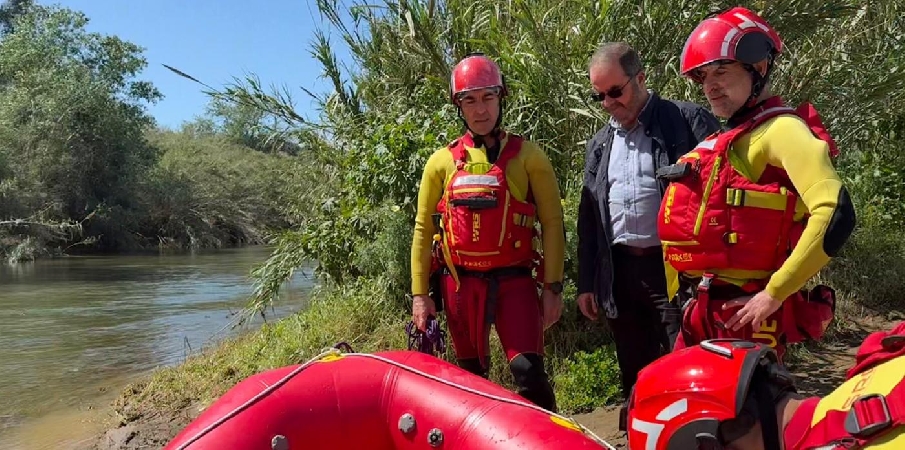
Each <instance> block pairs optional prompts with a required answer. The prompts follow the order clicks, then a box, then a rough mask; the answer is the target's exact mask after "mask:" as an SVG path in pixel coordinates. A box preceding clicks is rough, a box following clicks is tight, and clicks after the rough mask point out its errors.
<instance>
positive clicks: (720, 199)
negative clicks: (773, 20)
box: [658, 7, 855, 360]
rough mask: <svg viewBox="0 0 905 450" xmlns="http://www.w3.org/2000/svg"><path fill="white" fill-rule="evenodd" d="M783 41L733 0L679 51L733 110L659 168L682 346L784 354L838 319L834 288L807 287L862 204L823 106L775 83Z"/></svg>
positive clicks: (689, 71)
mask: <svg viewBox="0 0 905 450" xmlns="http://www.w3.org/2000/svg"><path fill="white" fill-rule="evenodd" d="M782 50H783V43H782V41H781V40H780V38H779V35H778V34H777V33H776V31H775V30H773V28H771V27H770V25H769V24H767V23H766V22H765V21H764V20H763V19H762V18H761V17H759V16H757V15H756V14H755V13H753V12H752V11H750V10H747V9H745V8H741V7H735V8H732V9H729V10H727V11H725V12H722V13H718V14H716V15H714V16H712V17H709V18H707V19H705V20H704V21H702V22H701V23H700V24H698V26H697V27H696V28H695V30H694V31H693V32H692V33H691V35H690V36H689V37H688V40H687V41H686V43H685V48H684V49H683V51H682V57H681V71H682V74H683V75H684V76H686V77H688V78H691V79H692V80H694V81H695V82H698V83H700V84H701V85H702V87H703V90H704V94H705V95H706V97H707V100H708V102H709V103H710V106H711V108H712V109H713V112H714V114H715V115H717V116H719V117H722V118H726V119H728V120H727V127H726V129H725V130H723V131H720V132H717V133H715V134H714V135H712V136H710V137H709V138H708V139H706V140H704V141H702V142H700V143H699V144H698V146H697V147H696V148H695V149H694V150H692V151H691V152H689V153H687V154H686V155H684V156H683V157H681V158H679V160H678V162H677V163H676V164H674V165H672V166H670V167H667V168H664V169H662V170H661V171H659V172H658V176H660V177H662V178H665V179H668V180H670V185H669V187H668V188H667V191H666V194H665V195H664V198H663V202H662V203H661V206H660V212H659V218H658V224H659V225H658V235H659V238H660V240H661V242H662V244H663V248H664V258H665V259H666V263H667V272H668V274H669V272H670V271H675V272H678V273H679V275H678V277H674V278H673V279H674V280H676V281H678V283H672V284H671V286H672V287H673V289H674V290H676V286H677V285H681V286H682V287H683V288H682V289H679V290H680V295H679V298H680V299H681V300H685V299H688V300H687V303H685V304H684V308H685V309H684V313H683V324H682V331H681V333H680V334H679V337H678V339H677V341H676V344H675V349H676V350H678V349H682V348H684V347H685V346H688V345H694V344H696V343H698V342H701V341H703V340H705V339H711V338H721V337H733V338H741V339H746V340H752V341H756V342H761V343H764V344H766V345H768V346H770V347H772V348H774V349H775V350H776V352H777V354H778V356H779V358H780V360H781V359H782V356H783V353H784V352H785V347H786V344H789V343H793V342H798V341H801V340H804V339H806V338H811V339H815V340H817V339H820V338H821V337H822V335H823V333H824V330H826V327H827V326H828V325H829V322H830V321H831V320H832V318H833V314H834V311H835V293H834V291H833V290H832V289H830V288H829V287H827V286H823V285H819V286H816V287H815V288H813V289H810V290H808V289H805V288H804V286H805V284H806V283H807V281H808V280H809V279H810V278H811V277H813V276H814V275H816V274H817V272H818V271H819V270H820V269H821V268H823V267H824V266H825V265H826V264H827V263H828V262H829V260H830V258H831V257H833V256H835V255H836V254H837V253H838V252H839V250H840V249H841V248H842V246H843V244H844V243H845V242H846V240H847V239H848V237H849V235H850V234H851V232H852V229H853V228H854V225H855V211H854V208H853V206H852V202H851V199H850V197H849V194H848V191H847V190H846V189H845V186H843V184H842V181H841V180H840V178H839V176H838V174H837V173H836V171H835V169H834V168H833V164H832V161H831V157H832V156H835V155H836V154H837V149H836V146H835V143H834V141H833V139H832V138H831V137H830V135H829V133H827V131H826V129H825V128H824V127H823V124H822V123H821V121H820V118H819V116H818V114H817V111H816V110H815V109H814V108H813V107H812V106H811V105H810V104H809V103H804V104H802V105H801V106H799V107H798V109H796V110H793V109H792V108H789V107H787V106H785V105H784V103H783V100H782V99H781V98H780V97H779V96H778V95H774V94H772V93H771V92H770V84H769V77H770V73H771V71H772V69H773V66H774V60H775V58H776V56H777V55H779V54H780V53H781V52H782ZM668 278H669V277H668ZM670 294H672V293H670ZM749 325H750V326H749Z"/></svg>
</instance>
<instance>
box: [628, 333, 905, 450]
mask: <svg viewBox="0 0 905 450" xmlns="http://www.w3.org/2000/svg"><path fill="white" fill-rule="evenodd" d="M845 378H846V381H845V382H844V383H842V385H840V386H839V387H838V388H836V390H834V391H833V392H831V393H830V394H829V395H826V396H824V397H807V398H806V397H804V396H802V395H800V394H798V393H797V390H796V388H795V382H794V378H793V376H792V374H791V373H789V372H788V371H787V370H786V369H785V368H784V367H783V366H782V365H781V364H780V363H779V359H778V357H777V356H776V353H775V352H774V351H773V350H772V349H770V348H769V347H767V346H765V345H763V344H755V343H752V342H749V341H741V340H716V341H705V342H703V343H701V344H700V345H695V346H691V347H687V348H685V349H683V350H679V351H676V352H673V353H670V354H668V355H666V356H663V357H661V358H660V359H658V360H657V361H654V362H653V363H652V364H651V365H649V366H647V367H646V368H644V369H643V370H642V371H641V373H639V374H638V383H637V384H635V388H634V391H633V392H632V395H631V397H630V398H629V402H628V418H627V422H628V448H629V449H630V450H842V449H866V450H867V449H869V450H900V449H903V448H905V322H900V323H899V324H898V325H897V326H895V327H894V328H893V329H892V330H889V331H878V332H875V333H872V334H871V335H869V336H868V337H867V338H866V339H865V340H864V342H862V343H861V346H860V347H859V348H858V352H857V355H856V356H855V365H854V367H852V368H851V369H849V370H848V372H847V373H846V377H845Z"/></svg>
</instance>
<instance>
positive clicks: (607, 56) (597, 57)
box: [588, 42, 644, 77]
mask: <svg viewBox="0 0 905 450" xmlns="http://www.w3.org/2000/svg"><path fill="white" fill-rule="evenodd" d="M614 60H615V61H619V66H620V67H621V68H622V71H623V72H625V74H626V75H628V76H630V77H631V76H635V75H637V74H638V73H640V72H641V71H642V70H643V69H644V68H643V66H642V64H641V57H640V56H638V52H637V51H635V49H634V48H632V46H631V45H628V44H627V43H625V42H604V43H603V44H600V46H599V47H597V50H596V51H594V54H593V55H592V56H591V62H590V63H589V64H588V69H589V70H590V68H591V67H594V66H596V65H597V64H601V63H603V62H611V61H614Z"/></svg>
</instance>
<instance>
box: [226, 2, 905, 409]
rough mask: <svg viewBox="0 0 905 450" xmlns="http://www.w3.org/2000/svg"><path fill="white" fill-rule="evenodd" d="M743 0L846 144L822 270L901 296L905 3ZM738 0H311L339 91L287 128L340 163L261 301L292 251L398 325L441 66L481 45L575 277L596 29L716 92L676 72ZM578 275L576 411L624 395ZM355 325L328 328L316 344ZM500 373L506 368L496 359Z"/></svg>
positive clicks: (789, 84) (240, 92) (568, 362)
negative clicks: (552, 179) (834, 225)
mask: <svg viewBox="0 0 905 450" xmlns="http://www.w3.org/2000/svg"><path fill="white" fill-rule="evenodd" d="M740 3H741V4H742V5H744V6H748V7H750V8H753V9H755V10H757V11H759V12H761V13H762V15H763V16H765V17H766V18H767V20H768V21H770V22H771V23H772V24H773V25H774V26H775V27H776V28H777V29H778V30H779V32H780V34H781V35H782V36H783V38H784V41H785V44H786V46H787V47H786V49H785V52H784V53H783V55H782V56H781V58H780V60H779V67H778V70H777V71H776V72H775V75H774V80H775V82H774V90H775V91H776V92H778V93H780V94H782V95H783V96H784V97H785V98H786V99H787V100H788V101H789V103H790V104H792V105H797V104H798V103H799V102H801V101H810V102H812V103H813V104H814V105H815V106H816V107H817V109H818V111H820V113H821V115H822V117H823V120H824V122H825V124H826V125H827V126H828V128H829V129H830V131H831V133H832V134H833V135H834V137H835V139H836V140H837V143H838V145H839V147H840V149H841V151H842V155H841V157H840V158H839V159H838V162H837V165H838V169H839V171H840V173H841V175H842V176H843V177H844V180H845V182H846V184H847V185H848V186H849V189H850V190H851V192H852V195H853V197H854V201H855V202H856V208H857V210H858V214H859V226H858V228H857V230H856V233H855V235H854V236H853V237H852V239H851V240H850V242H849V244H848V245H847V246H846V248H845V250H844V253H843V254H842V255H841V257H839V258H837V259H836V260H835V261H834V262H833V263H832V264H831V265H830V266H829V267H828V268H827V269H826V270H824V271H823V272H822V273H821V274H820V277H819V278H821V279H825V280H824V281H826V282H828V283H829V284H830V285H832V286H833V287H835V288H836V289H837V290H838V293H839V294H840V296H841V297H842V299H843V300H851V299H854V301H856V302H857V304H858V305H859V306H868V307H871V308H874V309H878V310H895V309H897V308H901V306H902V300H901V294H900V292H901V289H902V287H903V286H902V282H901V280H902V279H903V276H905V263H903V260H902V255H903V254H905V237H903V235H902V233H900V232H898V231H896V230H900V229H901V227H902V226H903V224H905V215H903V212H905V210H903V200H905V198H903V195H905V183H903V179H902V174H903V173H905V156H903V153H902V152H901V151H900V148H899V147H900V145H898V139H899V138H900V137H901V136H902V134H903V133H905V112H903V110H902V109H901V108H900V107H898V106H899V105H901V104H902V102H903V101H905V89H903V88H905V57H903V49H905V47H903V46H905V19H903V15H902V12H903V11H905V2H903V1H901V0H893V1H888V2H855V1H844V0H831V1H828V2H808V1H803V0H776V1H771V2H758V1H747V2H740ZM734 4H736V3H735V2H726V1H718V2H713V1H710V2H703V3H702V2H688V1H679V2H640V3H639V2H626V1H605V2H590V3H589V2H583V1H578V0H574V1H572V0H558V1H548V0H538V1H530V2H529V1H511V2H504V3H494V2H485V3H472V2H465V1H459V0H447V1H441V2H437V1H423V2H417V1H405V0H403V1H389V0H387V1H383V2H378V4H377V5H375V4H374V3H373V2H363V1H356V2H353V3H352V4H351V5H347V4H344V5H343V6H342V7H340V6H338V5H337V4H336V3H335V2H331V1H328V0H319V2H318V5H319V8H320V11H321V13H322V14H323V15H324V16H325V17H326V18H327V19H328V20H329V22H330V24H331V25H332V28H333V29H334V30H338V32H339V35H340V37H341V40H340V42H339V43H332V42H331V41H330V40H328V39H327V38H326V37H325V35H319V36H318V39H316V40H315V41H314V43H313V46H312V54H313V55H315V56H316V57H317V58H318V59H319V60H320V62H321V63H322V67H323V70H324V75H325V76H326V77H327V78H328V79H330V80H333V82H334V84H335V86H334V88H335V89H334V91H333V92H332V93H331V94H329V95H327V96H324V97H323V98H322V99H321V105H322V115H321V117H320V119H321V120H320V121H319V122H318V123H317V125H316V126H312V125H310V124H306V123H301V122H297V121H294V120H292V118H291V117H289V116H286V115H285V114H283V115H282V117H284V118H285V119H286V125H287V129H288V130H289V132H290V133H292V134H293V135H295V136H299V137H301V138H302V139H304V140H305V142H309V143H311V145H310V149H311V151H312V153H314V154H315V155H316V156H317V157H318V158H320V160H321V161H322V162H323V165H324V167H325V168H326V169H325V170H326V171H327V172H329V173H331V174H333V176H332V177H329V178H328V179H329V180H330V182H331V183H332V186H333V188H332V189H329V190H328V192H332V193H334V194H331V195H330V196H328V197H326V198H324V199H323V201H322V206H321V207H320V208H318V209H316V210H315V211H317V214H316V215H318V216H317V217H315V216H309V217H306V220H305V221H304V222H303V223H302V224H301V226H298V227H293V228H292V229H290V230H288V231H286V232H284V233H282V234H281V235H280V236H279V238H278V240H277V243H278V245H279V246H278V249H277V250H276V252H275V254H274V255H273V257H272V258H271V260H270V261H268V263H267V264H266V265H264V266H263V267H262V268H261V269H260V270H259V271H258V273H257V275H258V279H259V284H258V295H257V296H256V297H255V299H254V300H255V302H256V305H257V306H258V307H261V306H263V305H266V304H267V303H268V302H270V301H271V300H272V295H273V294H274V293H275V292H276V289H275V286H278V285H279V282H280V281H282V280H283V279H285V277H286V276H287V275H288V274H289V273H291V268H292V267H295V266H296V265H297V264H298V263H299V261H302V260H315V261H318V262H319V264H320V266H319V270H320V274H321V275H322V276H323V279H324V280H325V282H326V283H327V284H326V286H327V293H326V294H325V295H322V296H321V297H320V298H322V299H323V300H324V301H325V302H331V303H334V304H335V303H339V304H348V307H349V308H350V309H352V308H358V307H360V306H361V305H362V304H366V303H374V302H376V303H381V304H382V303H385V302H390V303H392V304H393V306H392V307H389V308H386V311H387V313H388V314H392V316H391V317H394V318H395V319H394V322H393V323H397V324H400V327H401V323H402V321H403V320H404V317H405V311H406V309H407V305H408V303H407V300H406V295H405V294H406V291H407V289H408V283H409V281H408V255H409V254H408V248H409V245H410V236H411V224H412V221H413V214H414V204H413V203H414V200H415V195H416V192H417V191H416V187H417V182H418V180H419V177H420V168H421V166H422V165H423V164H424V162H425V161H426V158H427V157H428V155H429V154H430V153H431V152H432V151H434V150H435V149H437V148H439V147H440V146H442V145H444V144H445V143H446V142H448V141H449V140H451V139H452V138H454V137H455V136H457V135H458V133H460V132H461V131H462V127H461V123H460V122H459V121H458V119H457V117H456V112H455V110H454V108H453V107H452V105H450V104H449V102H448V100H447V99H448V96H447V92H448V84H447V83H448V81H447V80H448V79H449V76H448V75H449V71H450V69H451V67H452V65H453V64H454V62H455V61H457V60H458V59H460V58H461V57H462V56H464V55H465V54H466V53H468V52H471V51H483V52H485V53H488V54H490V55H492V56H493V57H495V58H496V59H497V60H498V61H499V62H500V64H501V66H502V68H503V70H504V72H505V74H506V79H507V82H508V83H509V86H510V88H511V92H512V97H511V98H510V99H509V100H508V101H507V102H506V105H505V108H506V110H505V116H504V117H505V121H506V123H507V124H508V126H509V127H510V128H511V129H512V130H513V131H515V132H518V133H523V134H525V135H527V136H529V137H530V138H532V139H534V140H536V141H538V142H540V143H541V144H542V145H543V147H544V148H545V149H546V151H547V152H548V154H549V155H550V157H551V158H552V160H553V163H554V166H555V168H556V170H557V173H558V175H559V180H560V183H561V188H562V191H563V192H564V196H565V198H564V204H565V205H566V217H567V219H566V223H567V231H568V240H569V246H568V253H567V258H568V260H567V266H566V268H567V278H568V281H569V282H572V281H573V280H575V270H576V267H575V261H574V258H575V255H576V253H575V234H574V223H575V209H576V206H577V197H578V187H579V183H580V179H581V171H582V168H583V162H584V142H585V140H586V139H588V138H589V137H590V136H591V135H592V134H593V133H594V132H595V131H596V130H597V129H598V128H599V127H600V126H601V125H602V123H603V120H605V113H604V112H603V111H602V110H601V109H600V108H599V105H597V104H593V103H591V102H590V101H588V100H587V94H588V93H589V89H590V87H589V85H588V82H587V75H586V73H587V72H586V70H587V63H588V58H589V55H590V54H591V53H592V52H593V50H594V48H595V47H596V46H597V45H598V44H599V43H600V42H601V41H611V40H625V41H628V42H630V43H632V44H633V45H634V46H635V47H636V48H637V49H638V50H639V51H640V53H641V55H642V57H643V59H644V61H645V64H646V67H647V74H648V80H649V81H648V85H649V86H650V87H652V88H654V89H656V90H657V91H658V92H659V93H660V94H661V95H664V96H667V97H671V98H678V99H689V100H693V101H697V102H699V103H703V104H706V102H705V99H704V98H703V96H702V93H701V90H700V88H699V87H698V86H696V85H694V84H692V83H690V82H688V81H686V80H684V79H682V78H681V77H679V76H678V74H677V66H678V62H677V61H678V57H679V54H680V52H681V48H682V45H683V43H684V39H685V36H687V35H688V33H690V31H691V30H692V28H693V27H694V26H695V24H696V23H697V22H698V21H699V20H700V19H702V18H703V17H704V16H706V15H707V14H709V13H710V12H713V11H715V10H718V9H723V8H726V7H729V6H733V5H734ZM336 45H341V46H344V47H346V48H348V49H349V50H350V52H351V57H352V60H353V61H354V67H353V68H351V69H345V70H344V69H342V68H341V67H340V65H339V64H338V63H337V59H336V57H335V53H336V51H335V50H334V47H333V46H336ZM347 80H348V81H347ZM229 94H230V95H231V97H232V98H235V99H239V100H244V101H249V102H251V101H254V102H257V104H260V105H261V107H262V108H263V109H265V110H269V111H273V112H274V113H277V114H280V111H285V105H284V104H283V103H282V102H280V101H278V100H277V99H275V98H273V97H269V96H268V95H267V93H265V92H262V91H261V90H260V89H259V88H257V87H256V86H254V85H250V84H246V85H237V86H234V87H233V88H232V89H231V90H230V92H229ZM312 136H329V139H320V140H317V139H314V138H312ZM569 224H572V225H569ZM571 289H574V286H573V285H571V283H569V290H567V291H566V298H567V302H569V303H567V309H566V314H565V316H564V318H563V321H562V322H561V323H560V324H559V325H558V326H556V327H554V328H552V329H551V330H550V331H549V332H548V334H547V337H548V342H549V343H550V344H549V351H550V354H551V355H552V358H551V363H552V366H553V371H554V372H555V373H556V374H557V377H556V378H557V381H558V385H557V391H558V392H559V394H560V398H561V400H562V401H563V405H564V407H565V408H566V409H567V410H568V409H580V408H583V407H587V406H590V405H593V404H599V403H600V402H602V401H606V400H609V399H612V398H613V395H616V394H618V392H613V391H612V390H607V389H608V386H609V385H611V384H612V383H611V382H612V381H613V380H614V378H613V375H614V374H615V371H614V370H613V367H612V361H611V360H610V359H609V358H610V357H611V352H610V351H609V349H608V348H606V347H604V348H602V349H601V347H600V345H601V344H602V343H603V342H605V341H606V337H605V336H606V334H605V333H602V332H601V330H599V329H596V326H595V325H590V324H587V323H586V322H584V321H582V320H579V319H578V314H577V312H576V308H575V306H574V303H571V301H572V298H571V293H572V292H574V291H572V290H571ZM845 303H846V304H847V305H848V306H851V305H853V304H854V303H853V302H851V301H848V302H845ZM325 307H327V306H325ZM329 307H330V308H336V306H335V305H332V306H329ZM845 309H846V308H842V310H843V311H844V310H845ZM840 314H845V313H844V312H840ZM843 317H844V316H843ZM844 322H845V321H844V319H843V320H841V321H840V323H843V324H844ZM378 323H379V322H378V321H375V322H374V324H375V325H374V328H368V329H367V331H363V332H362V334H361V335H360V336H362V338H361V339H359V342H361V345H364V346H365V347H366V348H367V349H374V348H380V347H379V346H374V345H371V344H372V342H369V341H368V339H370V338H371V337H372V336H374V335H375V333H376V332H377V331H378V330H379V328H378V325H377V324H378ZM356 336H358V335H356ZM352 337H355V336H341V335H329V336H324V340H323V341H321V342H322V344H325V345H326V344H329V343H330V342H331V340H344V339H349V338H352ZM591 352H596V353H594V354H591ZM499 366H501V364H498V367H499ZM495 379H497V380H500V381H504V382H505V381H506V380H508V377H507V376H506V375H505V374H504V371H502V370H499V371H498V372H496V374H495Z"/></svg>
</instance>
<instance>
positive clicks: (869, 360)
mask: <svg viewBox="0 0 905 450" xmlns="http://www.w3.org/2000/svg"><path fill="white" fill-rule="evenodd" d="M903 432H905V322H901V323H899V324H898V325H897V326H896V327H895V328H893V329H892V330H890V331H880V332H876V333H873V334H871V335H870V336H868V337H867V339H865V340H864V342H863V343H862V344H861V347H860V348H859V349H858V354H857V356H856V364H855V367H853V368H852V369H851V370H849V371H848V373H847V374H846V382H845V383H843V384H842V385H841V386H839V388H837V389H836V390H835V391H833V392H832V393H831V394H830V395H827V396H826V397H823V398H813V399H809V400H806V401H805V403H804V404H802V405H801V406H800V407H799V408H798V410H796V411H795V414H794V416H793V417H792V420H790V421H789V423H788V425H786V427H785V430H783V442H784V443H785V446H784V447H785V449H786V450H815V449H820V450H837V449H838V450H841V449H855V448H858V449H860V448H864V449H870V450H893V449H896V450H897V449H902V448H905V433H903Z"/></svg>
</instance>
